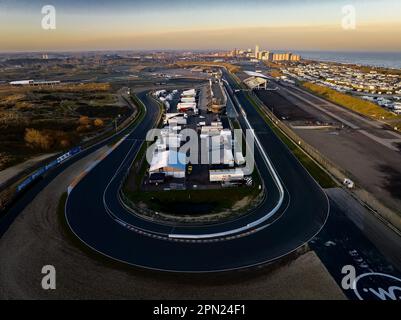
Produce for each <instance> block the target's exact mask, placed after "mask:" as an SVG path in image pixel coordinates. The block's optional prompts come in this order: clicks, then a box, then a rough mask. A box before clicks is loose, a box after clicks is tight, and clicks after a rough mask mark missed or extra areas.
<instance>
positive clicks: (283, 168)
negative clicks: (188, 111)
mask: <svg viewBox="0 0 401 320" xmlns="http://www.w3.org/2000/svg"><path fill="white" fill-rule="evenodd" d="M140 99H141V100H142V101H143V102H144V104H145V105H146V106H147V115H146V117H145V119H144V121H143V122H142V123H140V125H139V126H138V127H137V128H136V129H135V130H133V131H132V132H131V133H130V134H129V135H127V136H126V137H125V139H124V140H122V141H121V142H120V144H119V145H118V146H117V147H116V148H115V150H114V151H113V152H112V153H111V154H109V155H108V156H107V157H106V158H105V159H104V160H103V161H101V162H100V163H99V164H97V165H96V166H95V167H93V168H92V170H91V171H90V172H89V173H87V174H86V176H85V177H84V178H83V179H82V180H81V181H80V182H79V183H78V184H77V185H76V186H75V187H74V189H73V190H72V191H71V193H70V194H69V198H68V201H67V204H66V217H67V219H68V222H69V224H70V227H71V229H72V230H73V231H74V233H75V234H76V235H77V236H78V237H79V238H80V239H81V240H82V241H83V242H84V243H86V244H87V245H88V246H90V247H91V248H93V249H94V250H96V251H98V252H100V253H102V254H103V255H106V256H109V257H111V258H113V259H115V260H119V261H122V262H125V263H128V264H131V265H136V266H142V267H146V268H151V269H158V270H168V271H186V272H209V271H221V270H229V269H237V268H243V267H247V266H252V265H258V264H262V263H265V262H267V261H271V260H274V259H277V258H279V257H281V256H284V255H286V254H288V253H290V252H292V251H293V250H295V249H296V248H298V247H300V246H302V245H303V244H304V243H306V242H307V241H308V240H310V239H311V238H312V237H313V236H314V235H315V234H316V233H317V232H318V231H319V230H320V229H321V228H322V226H323V225H324V223H325V221H326V219H327V215H328V201H327V197H326V195H325V194H324V192H323V191H322V190H321V189H320V187H319V186H318V185H317V184H316V182H315V181H314V180H313V179H312V178H311V176H310V175H309V174H308V173H307V172H306V171H305V170H304V169H303V167H302V166H301V164H300V163H299V162H298V161H297V159H296V158H295V157H294V156H293V155H292V154H291V152H290V151H289V150H288V149H287V148H286V146H285V145H284V144H283V143H282V142H281V141H280V140H279V139H278V138H277V137H276V136H275V135H274V133H273V132H272V131H270V129H269V128H268V127H267V126H266V124H265V123H264V121H263V119H262V118H261V117H260V116H259V115H258V113H257V112H256V111H255V110H254V109H253V108H252V106H250V105H249V103H248V101H247V100H246V99H245V98H244V96H243V95H242V94H241V93H240V94H239V96H238V99H239V101H240V102H241V105H243V107H244V109H246V112H247V113H248V118H249V119H250V122H251V123H252V126H253V127H254V128H255V130H256V133H257V136H258V137H259V139H260V141H261V144H262V146H263V149H264V150H265V151H266V152H267V153H268V154H269V157H270V158H271V160H272V162H273V164H274V166H275V168H276V170H277V172H278V173H279V176H280V179H281V182H282V184H283V185H284V186H285V192H284V197H283V199H282V200H283V202H282V205H281V206H280V208H279V210H278V211H277V212H276V214H275V215H274V216H272V217H271V218H270V219H268V220H267V221H264V222H263V223H262V224H261V225H258V227H255V228H250V229H248V230H249V231H250V232H238V233H236V234H234V235H232V236H229V237H226V236H218V237H217V236H216V237H213V239H200V240H199V239H187V238H186V237H185V235H188V234H191V235H194V234H195V235H198V236H202V235H204V234H205V233H206V234H210V233H219V232H227V231H229V230H232V229H236V228H241V227H242V226H246V225H248V224H250V223H252V222H253V221H255V220H257V219H259V218H261V217H263V216H265V215H266V214H267V213H268V212H269V211H270V210H271V209H272V208H274V207H275V206H276V205H277V201H278V197H279V196H280V194H279V189H278V187H277V185H276V183H275V181H274V179H273V177H272V172H271V170H269V168H268V166H267V164H266V162H265V161H264V159H263V157H262V155H261V153H260V152H259V151H257V152H256V154H255V158H256V163H257V165H258V168H259V170H260V171H261V176H262V177H263V178H264V184H265V186H266V189H267V199H266V201H265V202H264V203H263V205H262V206H261V207H259V208H258V210H255V211H254V212H252V213H250V214H248V215H246V216H244V217H242V218H240V219H238V220H235V221H231V222H227V223H221V224H215V225H208V226H204V227H194V226H192V227H184V226H177V227H171V226H167V225H163V224H157V223H154V222H149V221H145V220H142V219H141V218H140V217H138V216H136V215H133V214H131V213H129V212H127V211H126V210H125V209H124V207H123V206H122V205H121V203H120V201H119V197H118V190H119V188H120V185H121V181H122V179H123V177H124V176H125V175H126V173H127V170H129V166H130V164H131V162H132V161H133V159H134V158H135V155H136V153H137V151H138V150H139V148H140V145H141V141H142V140H143V139H144V137H145V133H146V132H147V130H148V129H150V128H151V127H153V125H154V120H155V117H156V115H157V112H158V107H157V106H156V105H155V103H154V102H153V101H152V100H151V99H149V98H148V97H147V96H146V95H145V94H144V93H143V94H141V95H140ZM237 107H238V106H237ZM240 122H241V123H242V124H243V125H245V119H244V118H243V117H240ZM171 234H176V235H179V238H180V239H171V238H170V240H169V239H168V235H171Z"/></svg>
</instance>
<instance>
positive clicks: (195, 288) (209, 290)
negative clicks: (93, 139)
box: [0, 147, 345, 299]
mask: <svg viewBox="0 0 401 320" xmlns="http://www.w3.org/2000/svg"><path fill="white" fill-rule="evenodd" d="M105 148H107V147H105ZM105 148H103V150H99V151H98V152H95V153H94V154H92V155H89V156H88V157H86V158H85V159H82V160H80V161H79V162H77V163H75V164H73V165H72V166H71V167H70V168H69V169H67V170H65V171H64V172H63V173H62V174H60V175H59V176H58V177H57V178H56V179H55V180H54V181H53V182H52V183H51V184H50V185H49V186H48V187H47V188H46V189H45V190H43V191H42V192H41V193H40V194H39V195H38V196H37V197H36V199H35V200H34V201H33V202H32V203H31V204H30V205H29V206H28V207H27V208H26V209H25V210H24V212H22V213H21V214H20V216H19V217H18V218H17V219H16V221H15V222H14V223H13V225H12V226H11V227H10V229H9V230H8V231H7V232H6V234H5V235H4V236H3V237H2V238H1V239H0V299H345V297H344V295H343V293H342V291H341V290H340V289H339V287H338V286H337V285H336V283H335V282H334V280H333V279H332V277H331V276H330V275H329V274H328V272H327V270H326V269H325V267H324V266H323V265H322V263H321V262H320V260H319V259H318V258H317V256H316V255H315V254H314V253H313V252H308V253H306V254H304V255H302V256H300V257H298V258H297V259H296V260H294V261H292V262H289V263H287V264H285V265H284V266H281V267H280V268H278V269H275V270H273V271H271V270H268V269H267V268H262V269H258V270H254V271H252V272H250V271H248V272H240V273H234V274H220V275H207V276H206V275H202V276H201V275H199V276H184V275H172V274H162V273H155V272H148V271H144V270H138V269H128V268H120V267H115V266H114V267H113V266H111V265H110V264H108V263H104V262H101V260H100V259H93V258H91V257H89V256H88V255H87V254H85V253H84V252H82V251H81V250H80V249H78V248H76V247H75V246H74V245H73V244H72V243H71V241H70V240H69V239H68V238H67V237H66V236H65V231H64V230H63V229H62V226H61V224H60V222H59V219H58V216H57V205H58V202H59V199H60V196H61V195H62V194H63V193H64V192H65V191H66V189H67V186H68V185H69V183H70V182H71V181H72V180H73V179H74V177H75V176H77V175H78V174H79V173H80V172H81V171H82V170H83V169H84V168H85V167H86V166H88V165H89V163H90V162H91V161H93V160H94V159H95V158H96V157H97V156H98V155H99V154H100V153H101V152H103V151H104V149H105ZM82 214H85V212H82ZM105 236H107V235H105ZM47 264H51V265H54V266H55V267H56V271H57V289H56V290H53V291H45V290H43V289H42V288H41V280H42V274H41V269H42V267H43V266H44V265H47Z"/></svg>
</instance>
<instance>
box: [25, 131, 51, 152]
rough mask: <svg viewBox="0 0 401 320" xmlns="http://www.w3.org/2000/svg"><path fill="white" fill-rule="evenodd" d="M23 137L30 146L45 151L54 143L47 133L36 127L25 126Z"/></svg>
mask: <svg viewBox="0 0 401 320" xmlns="http://www.w3.org/2000/svg"><path fill="white" fill-rule="evenodd" d="M24 139H25V141H26V142H27V143H28V144H29V145H30V146H31V147H33V148H39V149H42V150H45V151H47V150H50V149H51V148H52V146H53V144H54V139H53V138H52V137H51V136H50V135H49V134H46V133H43V132H40V131H39V130H36V129H30V128H27V129H26V130H25V138H24Z"/></svg>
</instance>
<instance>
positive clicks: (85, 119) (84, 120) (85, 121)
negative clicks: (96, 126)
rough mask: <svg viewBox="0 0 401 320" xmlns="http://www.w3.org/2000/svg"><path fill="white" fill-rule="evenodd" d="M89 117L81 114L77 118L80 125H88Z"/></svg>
mask: <svg viewBox="0 0 401 320" xmlns="http://www.w3.org/2000/svg"><path fill="white" fill-rule="evenodd" d="M90 122H91V121H90V119H89V117H87V116H81V117H80V118H79V120H78V123H79V124H80V126H88V125H89V124H90Z"/></svg>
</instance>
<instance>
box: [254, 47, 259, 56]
mask: <svg viewBox="0 0 401 320" xmlns="http://www.w3.org/2000/svg"><path fill="white" fill-rule="evenodd" d="M255 58H256V59H259V45H256V46H255Z"/></svg>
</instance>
